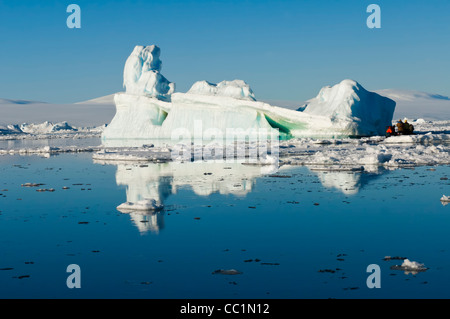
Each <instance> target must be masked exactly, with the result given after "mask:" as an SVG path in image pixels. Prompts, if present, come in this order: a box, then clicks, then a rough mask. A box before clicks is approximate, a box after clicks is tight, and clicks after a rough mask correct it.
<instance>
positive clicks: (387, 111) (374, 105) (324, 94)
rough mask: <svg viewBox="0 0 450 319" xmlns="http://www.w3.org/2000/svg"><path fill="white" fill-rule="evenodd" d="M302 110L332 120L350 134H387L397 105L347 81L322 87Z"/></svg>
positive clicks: (354, 82) (357, 84)
mask: <svg viewBox="0 0 450 319" xmlns="http://www.w3.org/2000/svg"><path fill="white" fill-rule="evenodd" d="M300 110H302V111H303V113H307V114H315V115H322V116H326V117H328V118H330V119H331V122H332V123H333V126H338V127H339V128H341V129H342V130H343V131H344V132H351V134H349V135H357V136H361V135H365V136H370V135H384V133H385V132H386V126H388V125H390V123H391V122H392V116H393V115H394V110H395V102H394V101H393V100H391V99H389V98H387V97H383V96H381V95H379V94H377V93H374V92H369V91H367V90H366V89H364V88H363V87H362V86H361V85H360V84H359V83H358V82H356V81H353V80H344V81H342V82H341V83H339V84H336V85H335V86H332V87H330V86H326V87H324V88H322V89H321V90H320V92H319V94H318V95H317V97H315V98H313V99H311V100H309V101H307V103H306V104H305V105H303V106H302V107H301V108H300Z"/></svg>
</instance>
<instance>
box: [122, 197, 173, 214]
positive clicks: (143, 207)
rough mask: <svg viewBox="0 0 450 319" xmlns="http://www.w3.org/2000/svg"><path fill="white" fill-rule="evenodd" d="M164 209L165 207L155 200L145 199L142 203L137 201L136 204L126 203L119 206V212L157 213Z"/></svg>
mask: <svg viewBox="0 0 450 319" xmlns="http://www.w3.org/2000/svg"><path fill="white" fill-rule="evenodd" d="M163 207H164V205H162V204H160V203H158V202H156V200H154V199H143V200H140V201H137V202H135V203H133V202H125V203H122V204H120V205H119V206H117V209H118V210H124V211H134V210H139V211H155V210H160V209H162V208H163Z"/></svg>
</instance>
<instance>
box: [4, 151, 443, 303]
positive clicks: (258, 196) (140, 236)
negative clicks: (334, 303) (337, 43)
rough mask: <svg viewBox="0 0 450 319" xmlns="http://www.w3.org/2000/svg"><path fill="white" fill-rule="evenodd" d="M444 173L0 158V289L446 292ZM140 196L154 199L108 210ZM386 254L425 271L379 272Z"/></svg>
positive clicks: (110, 294)
mask: <svg viewBox="0 0 450 319" xmlns="http://www.w3.org/2000/svg"><path fill="white" fill-rule="evenodd" d="M449 175H450V169H449V167H448V166H437V167H433V168H430V167H416V168H415V169H397V170H391V171H388V170H378V171H375V172H351V173H349V172H328V173H327V172H317V171H313V170H310V169H309V168H308V167H302V166H297V167H296V166H292V167H283V168H282V169H281V170H280V171H279V172H277V173H276V175H271V174H269V173H265V171H261V167H254V166H246V165H241V164H239V163H223V164H221V163H186V164H180V163H177V164H176V163H167V164H151V163H149V164H145V165H142V164H127V163H119V162H117V163H100V162H97V163H94V162H93V160H92V154H90V153H80V154H61V155H58V156H51V157H50V158H40V157H38V156H1V157H0V176H1V179H0V194H1V195H0V252H1V253H0V269H1V270H0V298H330V297H331V298H449V297H450V292H449V291H448V289H447V287H448V283H449V282H450V232H449V229H450V205H447V206H444V205H443V204H442V203H441V202H440V200H439V199H440V198H441V197H442V195H443V194H446V195H449V193H450V192H449V189H450V188H449V185H450V182H449V180H448V179H446V178H447V177H450V176H449ZM24 183H42V184H44V185H40V186H36V187H24V186H21V185H22V184H24ZM80 184H81V185H80ZM63 187H68V189H63ZM50 188H53V189H54V190H55V191H54V192H49V191H43V192H38V191H37V189H50ZM143 198H154V199H157V200H159V201H161V202H162V203H164V207H165V208H164V210H163V211H161V212H158V213H155V214H142V213H138V212H131V213H130V212H120V211H118V210H117V209H116V207H117V206H118V205H120V204H121V203H123V202H126V201H137V200H141V199H143ZM385 256H403V257H407V258H409V259H410V260H411V261H417V262H420V263H423V264H425V266H426V267H428V268H429V269H428V270H427V271H425V272H419V273H417V274H405V273H404V272H403V271H399V270H391V269H390V267H391V266H393V265H400V264H401V263H402V261H401V260H390V261H384V260H383V258H384V257H385ZM70 264H77V265H79V266H80V269H81V288H79V289H77V288H73V289H69V288H68V287H67V285H66V279H67V277H68V276H69V275H70V274H69V273H67V272H66V268H67V266H68V265H70ZM370 264H377V265H379V266H380V269H381V288H379V289H378V288H373V289H369V288H368V287H367V285H366V279H367V277H368V276H369V275H370V273H367V272H366V269H367V266H368V265H370ZM11 268H12V269H11ZM218 269H235V270H237V271H239V272H241V274H237V275H223V274H213V272H214V271H216V270H218ZM325 270H333V271H334V272H330V271H325Z"/></svg>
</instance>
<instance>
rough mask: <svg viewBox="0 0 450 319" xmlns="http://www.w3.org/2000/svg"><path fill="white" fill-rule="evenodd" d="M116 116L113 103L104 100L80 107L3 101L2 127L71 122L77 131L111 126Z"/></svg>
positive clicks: (0, 123) (86, 102) (93, 101)
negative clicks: (79, 128)
mask: <svg viewBox="0 0 450 319" xmlns="http://www.w3.org/2000/svg"><path fill="white" fill-rule="evenodd" d="M115 113H116V109H115V105H114V101H113V100H111V102H108V98H107V97H101V98H98V99H94V100H91V101H85V102H83V103H79V104H53V103H45V102H36V101H26V100H11V99H0V125H2V126H6V125H9V124H22V123H35V124H40V123H44V122H46V121H48V122H52V123H59V122H64V121H66V122H68V123H69V124H70V125H73V126H77V127H95V126H100V125H104V124H107V123H109V122H111V119H112V118H113V117H114V114H115Z"/></svg>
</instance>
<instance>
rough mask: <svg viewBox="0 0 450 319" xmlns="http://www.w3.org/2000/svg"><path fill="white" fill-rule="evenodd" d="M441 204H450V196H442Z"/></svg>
mask: <svg viewBox="0 0 450 319" xmlns="http://www.w3.org/2000/svg"><path fill="white" fill-rule="evenodd" d="M441 202H450V196H445V195H442V197H441Z"/></svg>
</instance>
